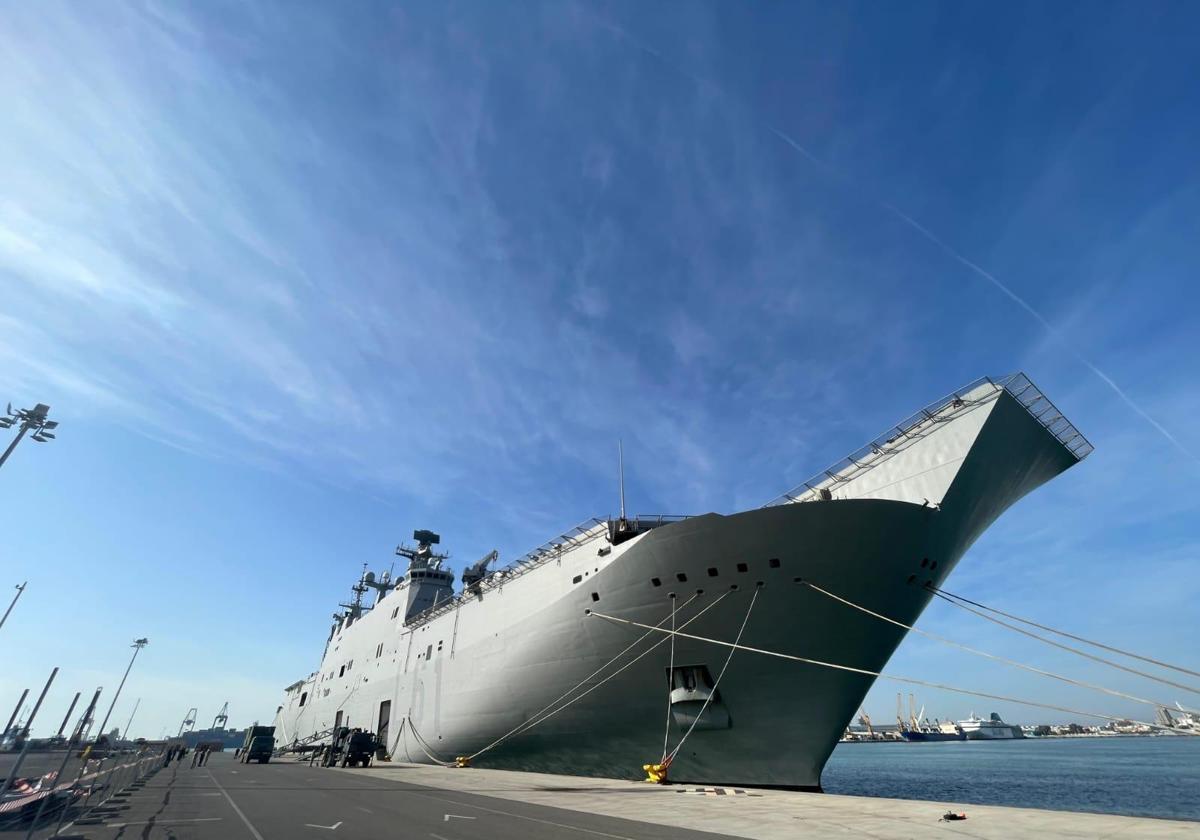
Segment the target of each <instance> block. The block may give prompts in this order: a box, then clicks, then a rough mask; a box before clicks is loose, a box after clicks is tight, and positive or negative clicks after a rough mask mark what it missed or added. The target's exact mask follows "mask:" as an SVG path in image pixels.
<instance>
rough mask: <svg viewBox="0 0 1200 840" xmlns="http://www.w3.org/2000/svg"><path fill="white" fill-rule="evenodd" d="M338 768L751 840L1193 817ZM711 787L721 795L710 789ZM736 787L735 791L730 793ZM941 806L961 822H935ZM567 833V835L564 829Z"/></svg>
mask: <svg viewBox="0 0 1200 840" xmlns="http://www.w3.org/2000/svg"><path fill="white" fill-rule="evenodd" d="M338 772H341V773H350V774H356V775H373V776H377V777H380V778H396V779H403V780H404V781H406V782H410V783H414V784H419V785H424V786H428V787H432V788H437V789H440V790H444V791H450V790H459V791H471V792H474V793H479V794H484V795H486V796H489V797H493V798H495V799H499V800H509V801H514V802H522V803H526V804H531V805H546V806H552V807H554V808H560V809H565V810H570V811H580V812H586V813H591V814H603V815H607V816H614V817H615V816H620V817H624V818H625V819H629V820H636V821H639V822H645V823H654V824H657V825H660V826H670V827H673V828H682V829H692V830H695V831H707V832H715V833H717V834H722V835H726V836H730V837H746V838H754V840H785V838H786V840H794V838H797V837H847V838H851V837H869V838H873V840H891V839H892V838H895V840H909V838H925V837H930V838H946V837H951V836H954V837H969V838H997V840H1000V838H1012V837H1035V838H1097V837H1105V838H1192V840H1200V823H1194V822H1186V821H1178V820H1159V819H1150V818H1145V817H1123V816H1114V815H1108V814H1085V813H1077V812H1074V811H1046V810H1037V809H1033V808H1009V807H1000V806H988V805H970V804H962V803H954V802H926V801H917V800H906V799H882V798H875V797H863V796H837V795H832V794H827V793H799V792H792V791H777V790H756V789H753V788H703V787H699V786H696V785H662V786H660V785H651V784H646V783H644V782H628V781H619V780H614V779H593V778H586V777H579V776H551V775H545V774H540V773H521V772H515V771H507V770H485V769H479V768H469V769H461V770H460V769H455V768H444V767H431V766H428V765H420V764H403V763H392V764H376V765H375V766H373V767H371V768H369V769H366V770H339V771H338ZM715 791H725V792H724V793H716V792H715ZM734 791H742V792H740V793H739V792H734ZM947 811H954V812H955V813H959V814H962V813H965V814H966V815H967V819H966V820H962V821H958V822H940V821H939V820H940V818H941V816H942V815H943V814H945V813H946V812H947ZM564 836H568V835H564Z"/></svg>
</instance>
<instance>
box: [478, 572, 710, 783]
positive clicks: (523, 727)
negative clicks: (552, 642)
mask: <svg viewBox="0 0 1200 840" xmlns="http://www.w3.org/2000/svg"><path fill="white" fill-rule="evenodd" d="M728 594H729V593H728V592H724V593H722V594H721V595H719V596H718V597H717V598H716V600H714V601H713V602H712V603H711V604H709V605H708V606H706V607H705V608H704V609H702V610H700V611H699V612H698V613H696V614H695V615H694V616H692V617H691V618H689V619H688V620H687V621H685V622H684V623H683V624H682V625H681V626H682V627H687V626H688V625H689V624H691V623H692V622H693V621H695V620H696V619H698V618H699V617H700V616H702V615H704V614H705V613H706V612H708V611H709V610H711V609H712V608H713V607H715V606H716V605H717V604H719V603H721V601H722V599H724V598H725V596H726V595H728ZM698 597H699V593H697V594H696V595H693V596H692V597H691V598H689V599H688V600H687V601H686V602H685V603H684V605H683V606H684V607H686V606H687V605H688V604H690V603H691V602H692V601H694V600H696V598H698ZM681 609H682V607H681ZM666 621H667V619H666V618H664V619H663V620H662V621H660V622H659V623H658V624H657V625H655V626H653V627H651V626H650V625H645V627H646V629H647V632H646V633H643V634H642V635H641V636H640V637H639V638H638V639H636V640H634V642H633V643H632V644H630V645H628V646H626V647H625V649H624V650H622V651H621V652H620V653H618V654H617V655H616V656H614V657H613V658H612V659H610V660H608V662H605V663H604V664H603V665H601V666H600V667H599V668H597V669H596V670H595V671H593V672H592V673H591V674H589V675H588V676H587V677H584V678H583V679H582V680H580V681H579V682H578V683H576V684H575V685H574V686H573V687H571V688H569V689H567V691H566V692H565V693H563V694H562V695H560V696H559V698H558V699H557V700H554V701H553V702H551V703H549V704H547V705H546V706H543V707H542V709H541V711H539V712H536V713H535V714H534V716H533V717H532V718H531V719H530V720H528V721H526V722H525V723H522V724H520V725H518V726H515V727H513V728H512V729H511V730H509V731H508V732H506V733H505V734H503V735H501V736H500V737H499V738H497V739H496V740H495V741H493V742H492V743H490V744H488V745H487V746H486V747H484V748H483V749H481V750H478V751H476V752H474V753H472V754H471V755H469V756H467V760H468V761H474V760H475V759H476V758H478V757H479V756H481V755H483V754H484V753H485V752H487V751H488V750H490V749H492V748H493V747H496V746H499V745H500V744H501V743H503V742H504V741H506V740H508V739H509V738H511V737H513V736H514V735H520V734H521V733H523V732H527V731H529V730H530V729H532V728H533V727H535V726H537V725H538V724H541V723H543V722H544V721H547V720H549V719H550V718H552V717H554V716H555V715H556V714H558V713H559V712H561V711H562V710H563V709H565V708H567V707H568V706H570V705H572V704H574V703H578V702H579V701H580V700H582V699H583V698H584V697H587V696H588V695H589V694H591V693H592V692H593V691H595V690H596V689H597V688H599V687H600V686H602V685H604V684H605V683H606V682H608V681H609V680H611V679H613V678H614V677H616V676H617V675H618V674H620V673H622V672H623V671H625V670H627V669H628V668H629V667H631V666H632V665H633V664H634V663H635V662H637V661H638V660H640V659H642V658H643V657H644V656H646V655H647V654H649V653H651V652H652V651H654V650H656V649H657V648H659V647H660V646H662V645H665V644H666V643H667V640H666V639H663V640H661V641H658V642H655V643H654V644H653V645H651V646H650V647H648V648H646V650H644V651H642V652H641V653H639V654H638V655H637V656H635V657H634V658H633V659H631V660H630V661H629V662H627V663H625V664H624V665H622V666H621V667H620V668H618V669H617V670H616V671H613V672H612V673H611V674H609V675H608V676H606V677H605V678H604V679H602V680H601V681H600V682H598V683H596V684H595V685H593V686H592V687H591V688H589V689H588V690H587V691H585V692H583V693H582V694H580V695H579V696H577V697H574V698H572V699H570V700H568V701H567V702H566V703H563V704H562V705H561V706H559V707H558V708H556V709H553V710H552V711H549V712H546V710H547V709H549V708H550V706H553V705H554V704H555V703H557V702H559V700H562V699H563V698H565V697H566V696H567V695H569V694H570V693H571V692H572V691H575V690H576V689H578V688H579V687H580V686H582V685H583V684H584V683H586V682H587V681H588V680H590V679H591V678H592V677H594V676H596V674H599V673H600V672H601V671H603V670H604V669H605V668H607V667H608V666H609V665H611V664H613V663H614V662H615V661H617V659H618V658H620V657H621V656H623V655H624V654H626V653H627V652H628V651H629V650H631V649H632V648H633V647H634V646H635V645H637V644H639V643H640V642H641V641H642V640H643V639H645V638H646V637H647V636H649V635H650V633H651V632H653V631H655V630H657V631H660V632H666V633H671V632H672V631H669V630H667V631H664V630H662V625H663V624H664V623H665V622H666ZM543 712H546V713H545V714H542V713H543ZM539 715H540V717H539Z"/></svg>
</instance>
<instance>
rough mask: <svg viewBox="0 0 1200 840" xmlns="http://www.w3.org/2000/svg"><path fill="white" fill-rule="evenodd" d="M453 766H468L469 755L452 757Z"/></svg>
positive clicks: (469, 763)
mask: <svg viewBox="0 0 1200 840" xmlns="http://www.w3.org/2000/svg"><path fill="white" fill-rule="evenodd" d="M454 766H455V767H470V766H471V757H470V756H469V755H460V756H457V757H456V758H455V759H454Z"/></svg>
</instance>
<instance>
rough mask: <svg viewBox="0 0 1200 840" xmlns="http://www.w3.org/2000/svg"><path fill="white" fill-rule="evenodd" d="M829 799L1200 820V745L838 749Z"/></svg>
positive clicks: (1164, 741)
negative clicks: (920, 801)
mask: <svg viewBox="0 0 1200 840" xmlns="http://www.w3.org/2000/svg"><path fill="white" fill-rule="evenodd" d="M822 786H823V787H824V789H825V791H826V792H828V793H840V794H850V795H856V796H882V797H890V798H893V799H931V800H938V801H948V802H974V803H978V804H983V805H1008V806H1013V807H1020V808H1048V809H1053V810H1060V811H1092V812H1095V813H1104V814H1126V815H1130V816H1142V817H1160V818H1169V819H1183V820H1197V821H1200V796H1198V795H1197V791H1200V737H1193V736H1180V737H1156V738H1150V737H1112V738H1025V739H1021V740H1015V741H950V742H942V743H930V744H921V743H912V744H907V743H848V744H838V746H837V749H835V750H834V752H833V756H832V757H831V758H830V759H829V763H828V764H827V765H826V767H825V773H824V775H823V776H822Z"/></svg>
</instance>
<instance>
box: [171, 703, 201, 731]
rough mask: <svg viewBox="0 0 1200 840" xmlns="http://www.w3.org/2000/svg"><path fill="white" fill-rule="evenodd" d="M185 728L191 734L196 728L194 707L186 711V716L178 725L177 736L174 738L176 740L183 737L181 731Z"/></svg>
mask: <svg viewBox="0 0 1200 840" xmlns="http://www.w3.org/2000/svg"><path fill="white" fill-rule="evenodd" d="M185 727H186V728H187V731H188V732H191V731H192V730H193V729H195V728H196V707H195V706H193V707H192V708H190V709H188V711H187V714H186V715H184V716H183V722H182V723H180V724H179V734H178V735H176V736H175V737H176V738H182V737H183V730H184V728H185Z"/></svg>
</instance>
